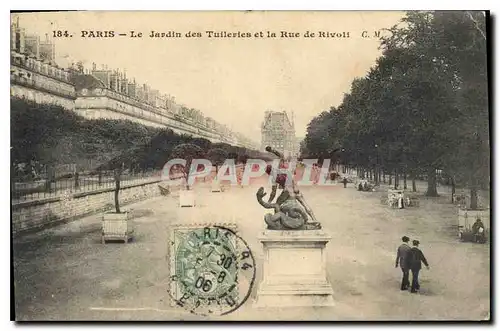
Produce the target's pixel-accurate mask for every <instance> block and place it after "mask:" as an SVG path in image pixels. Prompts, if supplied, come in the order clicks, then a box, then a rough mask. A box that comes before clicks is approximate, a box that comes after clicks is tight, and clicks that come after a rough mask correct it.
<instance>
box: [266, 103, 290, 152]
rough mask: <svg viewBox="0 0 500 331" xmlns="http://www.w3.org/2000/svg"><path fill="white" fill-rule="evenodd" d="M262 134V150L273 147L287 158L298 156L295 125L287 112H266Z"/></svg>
mask: <svg viewBox="0 0 500 331" xmlns="http://www.w3.org/2000/svg"><path fill="white" fill-rule="evenodd" d="M261 134H262V140H261V150H265V148H266V146H271V147H273V148H274V149H276V150H277V151H279V152H281V153H282V154H283V155H284V156H285V157H295V156H296V153H297V151H296V149H297V148H296V141H297V139H296V137H295V124H294V121H293V118H290V117H289V116H288V114H287V113H286V112H285V111H283V112H277V111H266V113H265V115H264V121H263V122H262V125H261Z"/></svg>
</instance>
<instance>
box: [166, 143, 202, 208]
mask: <svg viewBox="0 0 500 331" xmlns="http://www.w3.org/2000/svg"><path fill="white" fill-rule="evenodd" d="M170 157H171V159H183V160H186V165H185V166H182V167H181V171H182V174H183V177H184V180H185V183H184V184H183V187H181V190H180V191H179V206H180V207H194V206H195V196H194V192H193V191H192V190H191V187H190V185H189V172H190V169H191V164H192V162H193V159H202V158H204V157H205V155H204V153H203V150H202V149H201V148H200V147H199V146H197V145H195V144H180V145H177V146H175V147H174V149H173V150H172V154H171V156H170Z"/></svg>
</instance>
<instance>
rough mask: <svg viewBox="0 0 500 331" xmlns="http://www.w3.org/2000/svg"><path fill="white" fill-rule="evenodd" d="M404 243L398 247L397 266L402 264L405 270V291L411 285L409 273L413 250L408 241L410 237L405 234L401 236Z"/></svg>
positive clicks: (403, 283) (403, 270)
mask: <svg viewBox="0 0 500 331" xmlns="http://www.w3.org/2000/svg"><path fill="white" fill-rule="evenodd" d="M401 239H402V240H403V243H402V244H401V245H400V246H399V247H398V254H397V256H396V268H397V267H398V265H400V266H401V271H402V272H403V280H402V281H401V291H405V290H407V289H408V286H409V285H410V280H409V275H410V265H409V262H410V261H409V259H408V258H409V254H410V251H411V248H410V246H409V245H408V242H409V241H410V238H408V237H407V236H404V237H403V238H401Z"/></svg>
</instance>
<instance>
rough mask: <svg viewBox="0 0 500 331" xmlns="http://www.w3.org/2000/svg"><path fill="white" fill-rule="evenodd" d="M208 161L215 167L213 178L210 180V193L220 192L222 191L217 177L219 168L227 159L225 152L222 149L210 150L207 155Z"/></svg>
mask: <svg viewBox="0 0 500 331" xmlns="http://www.w3.org/2000/svg"><path fill="white" fill-rule="evenodd" d="M207 156H208V159H209V160H210V162H212V164H213V165H214V166H215V177H214V178H213V179H212V183H211V191H212V192H222V191H224V188H223V186H222V185H221V183H220V181H219V178H218V177H217V175H218V173H219V167H220V166H221V165H223V164H224V162H225V161H226V159H227V156H228V154H227V152H226V151H225V150H223V149H222V148H212V149H211V150H209V151H208V153H207Z"/></svg>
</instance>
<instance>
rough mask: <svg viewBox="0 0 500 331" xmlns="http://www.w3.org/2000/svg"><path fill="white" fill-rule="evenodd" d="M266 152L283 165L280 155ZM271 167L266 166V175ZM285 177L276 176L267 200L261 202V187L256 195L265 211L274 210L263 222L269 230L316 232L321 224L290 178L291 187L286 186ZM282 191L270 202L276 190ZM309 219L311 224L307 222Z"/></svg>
mask: <svg viewBox="0 0 500 331" xmlns="http://www.w3.org/2000/svg"><path fill="white" fill-rule="evenodd" d="M266 151H268V152H271V153H273V154H275V155H277V156H278V157H280V166H282V165H285V160H284V157H283V155H282V154H281V153H279V152H278V151H276V150H273V149H272V148H271V147H269V146H268V147H266ZM271 172H272V167H271V166H270V165H269V166H267V169H266V173H267V174H268V175H270V174H271ZM286 181H287V175H286V174H278V175H277V176H276V180H275V183H273V187H272V192H271V195H270V197H269V200H268V201H267V202H266V201H264V200H263V198H264V196H265V195H266V194H267V193H265V192H264V188H263V187H261V188H259V190H258V191H257V193H256V196H257V201H258V202H259V204H260V205H261V206H262V207H264V208H266V209H274V214H266V215H265V216H264V221H265V222H266V224H267V228H268V229H269V230H317V229H321V224H320V223H319V222H318V221H317V220H316V218H315V217H314V214H313V212H312V210H311V208H310V207H309V206H308V205H307V204H306V202H305V200H304V197H303V196H302V194H301V193H300V191H299V190H298V188H297V187H296V184H295V181H294V179H293V178H292V180H291V185H286V184H287V183H286ZM278 187H279V188H280V189H281V190H282V192H281V194H280V195H279V197H278V198H277V199H276V202H274V203H273V202H272V201H273V200H274V197H275V196H276V190H277V188H278ZM309 217H310V218H311V220H312V222H308V219H309Z"/></svg>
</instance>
